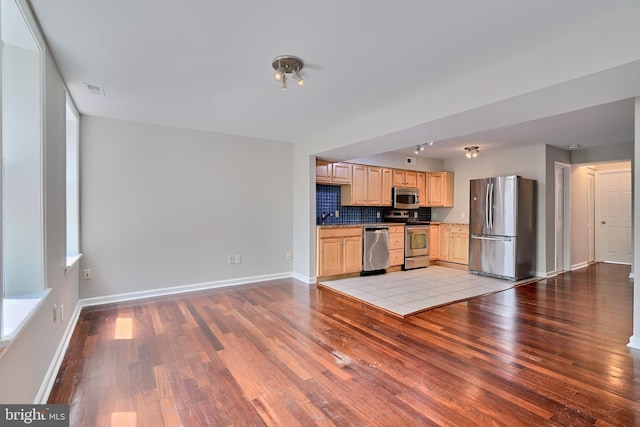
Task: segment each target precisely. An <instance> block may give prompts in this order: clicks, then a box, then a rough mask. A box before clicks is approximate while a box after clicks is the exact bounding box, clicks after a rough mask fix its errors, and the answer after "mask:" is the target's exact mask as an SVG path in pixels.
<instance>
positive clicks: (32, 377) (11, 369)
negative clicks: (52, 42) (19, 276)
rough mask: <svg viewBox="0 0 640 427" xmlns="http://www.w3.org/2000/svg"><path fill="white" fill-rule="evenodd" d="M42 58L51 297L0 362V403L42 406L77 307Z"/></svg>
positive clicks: (51, 78)
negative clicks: (57, 314)
mask: <svg viewBox="0 0 640 427" xmlns="http://www.w3.org/2000/svg"><path fill="white" fill-rule="evenodd" d="M31 21H32V22H33V19H31ZM45 55H46V60H45V64H44V73H45V79H46V80H45V89H46V92H45V97H44V107H45V110H46V114H45V122H44V142H45V148H44V163H45V173H46V174H45V177H44V178H45V179H44V182H45V188H44V199H45V211H44V221H45V242H46V246H45V255H46V256H45V268H46V275H45V276H46V279H47V282H46V286H48V287H50V288H51V292H50V293H49V295H48V296H47V297H46V299H45V303H44V305H43V307H42V308H41V309H40V311H39V312H38V313H36V314H35V316H34V317H33V318H32V319H31V321H30V322H29V324H28V325H27V326H26V327H25V329H24V330H23V331H22V333H21V334H20V335H19V336H18V337H17V338H15V340H14V341H13V342H12V344H11V346H10V347H9V348H8V349H7V350H6V352H5V353H4V354H3V355H2V357H0V378H1V379H2V381H0V402H2V403H29V402H34V401H38V402H41V401H42V400H43V399H46V396H42V392H43V391H44V390H43V385H44V383H45V381H46V380H48V379H51V378H53V376H54V375H55V372H54V370H53V365H52V363H54V362H55V360H56V353H57V352H58V350H59V349H60V343H61V342H62V341H63V338H64V336H65V332H66V330H67V327H68V326H69V322H70V321H71V320H72V316H71V315H72V312H73V310H74V308H75V307H76V305H77V302H78V269H77V268H76V269H74V270H71V271H70V272H69V273H68V274H65V261H66V254H65V216H64V205H65V199H64V183H65V173H64V143H65V137H64V125H65V118H64V108H65V92H64V91H65V86H64V83H63V82H62V79H61V78H60V75H59V73H58V70H57V67H56V64H55V63H54V61H53V59H52V57H51V56H50V55H49V52H48V51H47V52H46V53H45ZM53 304H57V305H58V307H59V306H60V305H64V307H65V317H64V320H63V321H58V322H56V323H54V322H53V319H52V307H53Z"/></svg>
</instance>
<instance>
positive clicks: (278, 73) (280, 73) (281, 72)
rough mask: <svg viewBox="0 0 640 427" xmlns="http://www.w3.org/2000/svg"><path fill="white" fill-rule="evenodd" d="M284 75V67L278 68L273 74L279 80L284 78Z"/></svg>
mask: <svg viewBox="0 0 640 427" xmlns="http://www.w3.org/2000/svg"><path fill="white" fill-rule="evenodd" d="M283 77H284V68H282V67H280V66H279V67H278V68H276V73H275V74H274V75H273V78H274V79H276V80H277V81H280V80H282V78H283Z"/></svg>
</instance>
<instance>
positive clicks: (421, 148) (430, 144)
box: [413, 141, 433, 154]
mask: <svg viewBox="0 0 640 427" xmlns="http://www.w3.org/2000/svg"><path fill="white" fill-rule="evenodd" d="M426 145H428V146H432V145H433V141H429V142H425V143H424V144H418V145H416V149H415V150H413V152H414V153H416V154H420V153H421V152H422V151H424V147H425V146H426Z"/></svg>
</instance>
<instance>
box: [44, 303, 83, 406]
mask: <svg viewBox="0 0 640 427" xmlns="http://www.w3.org/2000/svg"><path fill="white" fill-rule="evenodd" d="M81 310H82V307H81V304H80V301H78V303H77V304H76V308H75V309H74V310H73V313H72V314H71V318H70V320H69V323H68V324H67V328H66V329H65V331H64V335H63V336H62V340H60V344H58V348H57V350H56V353H55V354H54V356H53V359H52V360H51V363H50V364H49V369H47V373H46V374H45V376H44V379H43V381H42V384H41V385H40V389H39V390H38V393H37V394H36V398H35V400H34V402H33V403H34V404H35V405H38V404H45V403H47V400H48V399H49V394H50V393H51V389H53V385H54V384H55V382H56V378H57V377H58V371H59V370H60V366H61V365H62V361H63V360H64V355H65V354H67V348H68V347H69V343H70V342H71V336H72V335H73V331H74V330H75V329H76V324H77V323H78V319H79V318H80V311H81Z"/></svg>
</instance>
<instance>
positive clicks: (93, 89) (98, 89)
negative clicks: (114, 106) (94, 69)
mask: <svg viewBox="0 0 640 427" xmlns="http://www.w3.org/2000/svg"><path fill="white" fill-rule="evenodd" d="M82 84H83V85H85V86H86V87H87V89H88V90H89V92H90V93H91V94H93V95H102V96H104V89H102V88H101V87H100V86H96V85H94V84H91V83H82Z"/></svg>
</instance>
